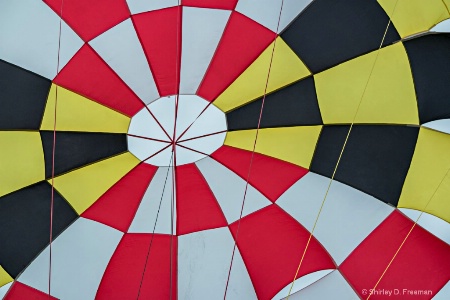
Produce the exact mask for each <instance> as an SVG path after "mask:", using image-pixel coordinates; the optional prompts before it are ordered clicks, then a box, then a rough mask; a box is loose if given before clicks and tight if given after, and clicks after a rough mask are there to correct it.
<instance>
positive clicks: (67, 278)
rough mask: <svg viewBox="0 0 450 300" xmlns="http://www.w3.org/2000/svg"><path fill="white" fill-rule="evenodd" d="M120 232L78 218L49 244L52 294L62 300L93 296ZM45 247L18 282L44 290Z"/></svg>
mask: <svg viewBox="0 0 450 300" xmlns="http://www.w3.org/2000/svg"><path fill="white" fill-rule="evenodd" d="M121 238H122V232H120V231H118V230H116V229H114V228H112V227H109V226H106V225H103V224H101V223H98V222H95V221H92V220H88V219H84V218H79V219H78V220H76V221H75V222H74V223H73V224H72V225H71V226H70V227H68V228H67V229H66V230H65V231H64V232H63V233H62V234H61V235H60V236H59V237H58V238H56V240H55V241H54V242H53V243H52V278H51V281H52V296H55V297H56V298H58V299H64V300H72V299H73V300H79V299H94V298H95V295H96V293H97V289H98V286H99V284H100V281H101V279H102V276H103V273H104V271H105V269H106V266H107V264H108V262H109V260H110V259H111V256H112V255H113V253H114V251H115V249H116V247H117V245H118V244H119V241H120V239H121ZM48 266H49V248H48V247H47V248H46V249H45V250H44V251H43V252H42V253H41V254H40V255H39V256H38V257H37V258H36V259H35V260H34V261H33V262H32V263H31V265H30V266H29V267H28V268H27V269H25V271H24V272H23V273H22V275H20V277H19V280H18V281H20V282H22V283H24V284H27V285H29V286H31V287H33V288H35V289H38V290H40V291H44V292H45V291H47V289H48Z"/></svg>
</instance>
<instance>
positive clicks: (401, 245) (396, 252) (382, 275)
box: [366, 168, 450, 300]
mask: <svg viewBox="0 0 450 300" xmlns="http://www.w3.org/2000/svg"><path fill="white" fill-rule="evenodd" d="M449 173H450V168H448V170H447V172H446V173H445V175H444V177H442V179H441V181H440V182H439V184H438V186H437V187H436V189H435V190H434V192H433V194H432V195H431V197H430V199H429V200H428V202H427V203H426V205H425V207H424V208H423V210H421V212H420V214H419V216H418V217H417V219H416V221H415V222H414V224H413V225H412V226H411V229H410V230H409V232H408V234H407V235H406V236H405V238H404V239H403V241H402V243H401V244H400V246H399V247H398V249H397V251H395V254H394V256H393V257H392V259H391V260H390V261H389V264H388V265H387V266H386V268H385V269H384V271H383V273H382V274H381V276H380V278H378V280H377V282H376V283H375V286H374V287H373V289H371V291H373V290H375V289H376V288H377V286H378V284H379V283H380V282H381V280H382V279H383V277H384V275H385V274H386V272H387V271H388V269H389V268H390V266H391V264H392V262H393V261H394V259H395V258H396V257H397V254H398V253H399V252H400V250H401V249H402V247H403V245H404V244H405V242H406V240H407V239H408V238H409V235H410V234H411V232H412V231H413V229H414V228H415V227H416V225H417V223H418V222H419V220H420V218H421V217H422V215H423V212H424V211H425V210H426V209H427V207H428V205H429V204H430V203H431V200H432V199H433V198H434V196H435V195H436V193H437V191H438V190H439V188H440V187H441V185H442V183H443V182H444V180H445V178H446V177H447V176H448V175H449ZM371 296H372V293H369V296H368V297H367V299H366V300H369V299H370V297H371Z"/></svg>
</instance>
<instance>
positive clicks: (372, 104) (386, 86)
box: [314, 43, 419, 125]
mask: <svg viewBox="0 0 450 300" xmlns="http://www.w3.org/2000/svg"><path fill="white" fill-rule="evenodd" d="M377 51H380V53H379V55H378V59H377V60H376V63H375V67H373V65H374V62H375V59H376V55H377ZM377 51H373V52H371V53H368V54H366V55H363V56H360V57H357V58H355V59H352V60H350V61H347V62H345V63H343V64H340V65H338V66H336V67H333V68H331V69H328V70H326V71H324V72H321V73H319V74H316V75H314V77H315V84H316V91H317V97H318V101H319V107H320V111H321V113H322V118H323V121H324V123H325V124H335V123H351V122H352V121H353V119H354V117H355V113H356V111H357V108H358V104H359V103H360V101H361V97H362V95H363V91H364V87H365V86H366V84H367V80H368V79H369V75H370V72H371V70H372V67H373V72H372V75H371V76H370V81H369V83H368V85H367V89H366V92H365V93H364V98H363V99H362V101H361V105H360V108H359V111H358V114H357V115H356V119H355V123H389V124H416V125H417V124H419V115H418V111H417V102H416V94H415V90H414V83H413V78H412V74H411V69H410V67H409V62H408V57H407V55H406V51H405V48H404V46H403V44H402V43H397V44H395V45H392V46H389V47H386V48H382V49H381V50H377Z"/></svg>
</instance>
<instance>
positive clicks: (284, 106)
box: [227, 76, 322, 131]
mask: <svg viewBox="0 0 450 300" xmlns="http://www.w3.org/2000/svg"><path fill="white" fill-rule="evenodd" d="M261 105H262V98H260V99H258V100H257V101H254V102H251V103H249V104H247V105H245V106H242V107H241V108H238V109H236V110H234V111H232V112H229V113H228V114H227V122H228V130H230V131H231V130H243V129H254V128H257V127H258V119H259V114H260V111H261ZM321 124H322V117H321V115H320V110H319V103H318V102H317V95H316V89H315V86H314V78H313V77H312V76H311V77H308V78H306V79H303V80H301V81H298V82H296V83H294V84H292V85H290V86H287V87H285V88H282V89H280V90H278V91H276V92H274V93H272V94H270V95H267V96H266V100H265V101H264V109H263V114H262V117H261V126H260V128H268V127H284V126H298V125H321Z"/></svg>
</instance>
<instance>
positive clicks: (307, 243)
mask: <svg viewBox="0 0 450 300" xmlns="http://www.w3.org/2000/svg"><path fill="white" fill-rule="evenodd" d="M398 1H399V0H396V2H395V6H394V9H393V11H392V14H391V16H393V15H394V13H395V9H396V8H397V4H398ZM390 25H391V18H389V21H388V24H387V26H386V29H385V31H384V34H383V38H382V39H381V43H380V46H379V47H378V51H377V53H376V56H375V60H374V62H373V64H372V68H371V69H370V73H369V77H368V78H367V81H366V84H365V86H364V90H363V92H362V94H361V98H360V99H359V102H358V106H357V107H356V112H355V114H354V115H353V120H352V123H351V124H350V127H349V129H348V132H347V135H346V137H345V140H344V144H343V145H342V149H341V152H340V153H339V157H338V160H337V162H336V165H335V167H334V170H333V174H332V176H331V178H330V181H329V183H328V186H327V189H326V192H325V196H324V198H323V200H322V203H321V205H320V208H319V212H318V213H317V216H316V219H315V221H314V225H313V227H312V230H311V232H310V234H309V237H308V241H307V242H306V246H305V249H304V250H303V253H302V256H301V258H300V262H299V264H298V267H297V270H296V272H295V275H294V278H293V280H292V283H291V287H290V288H289V292H288V295H287V297H286V300H289V297H290V295H291V293H292V289H293V287H294V283H295V279H296V278H297V276H298V273H299V271H300V268H301V266H302V264H303V260H304V258H305V255H306V251H307V250H308V247H309V244H310V242H311V239H312V237H313V234H314V231H315V229H316V226H317V222H318V220H319V217H320V215H321V213H322V210H323V207H324V204H325V201H326V199H327V197H328V193H329V191H330V188H331V184H332V183H333V180H334V176H335V175H336V172H337V169H338V167H339V164H340V162H341V158H342V155H343V153H344V150H345V148H346V146H347V142H348V139H349V137H350V133H351V132H352V129H353V125H354V124H355V120H356V116H357V115H358V112H359V109H360V107H361V103H362V100H363V99H364V96H365V94H366V91H367V87H368V85H369V82H370V79H371V77H372V74H373V70H374V69H375V65H376V63H377V60H378V57H379V54H380V49H381V47H382V46H383V44H384V40H385V38H386V35H387V32H388V29H389V26H390Z"/></svg>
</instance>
